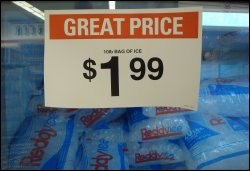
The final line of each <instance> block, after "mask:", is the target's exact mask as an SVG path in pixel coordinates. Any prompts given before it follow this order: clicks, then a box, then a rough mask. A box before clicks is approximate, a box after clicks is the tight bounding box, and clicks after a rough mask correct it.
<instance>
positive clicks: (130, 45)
mask: <svg viewBox="0 0 250 171" xmlns="http://www.w3.org/2000/svg"><path fill="white" fill-rule="evenodd" d="M201 33H202V31H201V8H197V7H196V8H176V9H143V10H142V9H140V10H56V11H55V10H53V11H46V12H45V63H44V65H45V66H44V68H45V71H44V72H45V74H44V82H45V105H46V106H49V107H69V108H99V107H101V108H103V107H105V108H106V107H138V106H173V107H177V106H178V107H182V108H187V109H192V110H196V109H197V100H198V92H199V79H200V74H199V73H200V62H201V36H202V35H201Z"/></svg>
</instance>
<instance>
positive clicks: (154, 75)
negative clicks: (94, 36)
mask: <svg viewBox="0 0 250 171" xmlns="http://www.w3.org/2000/svg"><path fill="white" fill-rule="evenodd" d="M136 63H138V64H139V67H136V65H138V64H136ZM153 63H156V64H157V67H154V66H153ZM95 67H97V64H96V62H95V60H93V59H91V58H88V59H86V60H84V62H83V68H84V69H85V72H84V73H83V78H85V79H87V80H89V82H91V81H92V80H93V79H95V78H96V76H97V71H96V69H95ZM100 67H101V69H109V70H110V83H111V96H119V94H120V93H119V58H118V56H112V57H111V59H110V60H109V61H108V62H106V63H101V66H100ZM128 67H129V68H130V70H131V72H132V73H131V74H130V77H131V79H133V80H135V81H140V80H142V79H143V78H145V77H144V76H145V73H146V69H148V70H149V71H150V72H151V73H150V74H148V77H149V78H150V79H151V80H153V81H155V80H159V79H161V78H162V75H163V71H164V66H163V62H162V60H161V59H160V58H158V57H152V58H150V59H149V60H148V61H146V62H145V61H144V60H143V59H142V58H139V57H136V58H133V59H132V60H131V61H130V64H129V66H128Z"/></svg>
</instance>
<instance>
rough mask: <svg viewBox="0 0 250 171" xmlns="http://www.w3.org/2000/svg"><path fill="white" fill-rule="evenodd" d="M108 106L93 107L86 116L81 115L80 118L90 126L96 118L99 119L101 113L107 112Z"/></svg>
mask: <svg viewBox="0 0 250 171" xmlns="http://www.w3.org/2000/svg"><path fill="white" fill-rule="evenodd" d="M109 110H110V109H109V108H107V109H106V108H105V109H93V110H92V111H91V112H90V113H89V114H87V115H86V116H85V115H84V116H82V117H81V118H80V120H81V122H82V123H83V124H84V125H85V126H86V127H90V126H91V125H92V124H93V123H94V122H96V121H97V120H98V119H100V118H101V117H102V116H103V115H105V114H107V113H108V111H109Z"/></svg>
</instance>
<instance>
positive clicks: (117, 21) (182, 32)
mask: <svg viewBox="0 0 250 171" xmlns="http://www.w3.org/2000/svg"><path fill="white" fill-rule="evenodd" d="M198 22H199V14H198V12H178V13H145V14H53V15H52V14H51V15H49V29H50V31H49V34H50V35H49V36H50V39H144V38H198Z"/></svg>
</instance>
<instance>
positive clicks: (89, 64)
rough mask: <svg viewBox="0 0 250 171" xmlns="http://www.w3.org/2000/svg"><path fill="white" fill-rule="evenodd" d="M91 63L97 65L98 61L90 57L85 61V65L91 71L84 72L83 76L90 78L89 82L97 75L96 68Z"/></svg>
mask: <svg viewBox="0 0 250 171" xmlns="http://www.w3.org/2000/svg"><path fill="white" fill-rule="evenodd" d="M91 65H96V63H95V61H94V60H92V59H90V58H89V59H88V60H86V61H84V63H83V67H84V68H85V69H86V70H88V71H89V73H83V76H84V78H86V79H89V82H91V79H93V78H95V77H96V70H95V69H94V68H92V67H91Z"/></svg>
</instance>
